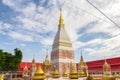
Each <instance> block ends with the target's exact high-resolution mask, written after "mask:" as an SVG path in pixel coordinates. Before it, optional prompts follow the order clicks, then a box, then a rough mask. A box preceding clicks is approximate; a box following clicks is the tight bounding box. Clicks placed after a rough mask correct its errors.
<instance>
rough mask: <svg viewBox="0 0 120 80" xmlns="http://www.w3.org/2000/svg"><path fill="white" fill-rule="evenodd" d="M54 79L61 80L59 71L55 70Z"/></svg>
mask: <svg viewBox="0 0 120 80" xmlns="http://www.w3.org/2000/svg"><path fill="white" fill-rule="evenodd" d="M52 77H53V78H59V77H60V74H59V73H58V70H57V69H55V70H54V73H53V74H52Z"/></svg>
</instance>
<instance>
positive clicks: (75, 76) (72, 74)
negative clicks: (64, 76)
mask: <svg viewBox="0 0 120 80" xmlns="http://www.w3.org/2000/svg"><path fill="white" fill-rule="evenodd" d="M69 78H70V79H78V73H77V71H76V69H75V67H74V66H72V69H71V70H70V75H69Z"/></svg>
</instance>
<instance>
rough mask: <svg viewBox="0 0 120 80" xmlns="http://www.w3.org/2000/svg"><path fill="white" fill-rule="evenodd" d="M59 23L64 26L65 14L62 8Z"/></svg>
mask: <svg viewBox="0 0 120 80" xmlns="http://www.w3.org/2000/svg"><path fill="white" fill-rule="evenodd" d="M59 25H60V26H64V20H63V16H62V9H60V19H59Z"/></svg>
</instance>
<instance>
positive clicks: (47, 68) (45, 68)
mask: <svg viewBox="0 0 120 80" xmlns="http://www.w3.org/2000/svg"><path fill="white" fill-rule="evenodd" d="M42 69H43V71H44V73H45V75H46V76H48V77H49V76H51V75H50V74H51V71H52V64H51V62H50V61H49V59H48V52H47V53H46V58H45V61H44V62H43V64H42Z"/></svg>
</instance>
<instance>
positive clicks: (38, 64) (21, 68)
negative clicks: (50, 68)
mask: <svg viewBox="0 0 120 80" xmlns="http://www.w3.org/2000/svg"><path fill="white" fill-rule="evenodd" d="M31 64H32V63H31V62H21V63H20V64H19V71H20V72H22V71H23V69H24V67H25V66H27V67H28V69H30V67H31ZM41 65H42V63H36V66H37V67H38V66H41Z"/></svg>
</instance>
